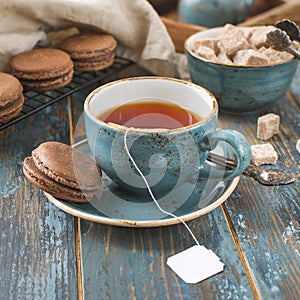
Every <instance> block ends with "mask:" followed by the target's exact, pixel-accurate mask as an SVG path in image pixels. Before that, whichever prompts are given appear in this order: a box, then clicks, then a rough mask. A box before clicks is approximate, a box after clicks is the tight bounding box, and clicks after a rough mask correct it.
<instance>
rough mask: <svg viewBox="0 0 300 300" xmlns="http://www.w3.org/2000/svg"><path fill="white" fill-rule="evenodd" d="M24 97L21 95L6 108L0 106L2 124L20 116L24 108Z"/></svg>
mask: <svg viewBox="0 0 300 300" xmlns="http://www.w3.org/2000/svg"><path fill="white" fill-rule="evenodd" d="M23 103H24V96H23V94H21V95H20V96H19V97H18V98H17V99H16V100H13V101H11V102H10V103H8V104H7V105H5V106H0V122H8V121H9V120H11V119H13V118H15V117H16V116H18V115H19V114H20V112H21V110H22V108H23Z"/></svg>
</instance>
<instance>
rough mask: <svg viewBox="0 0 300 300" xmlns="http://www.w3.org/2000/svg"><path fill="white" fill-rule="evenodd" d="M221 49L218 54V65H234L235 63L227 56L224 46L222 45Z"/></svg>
mask: <svg viewBox="0 0 300 300" xmlns="http://www.w3.org/2000/svg"><path fill="white" fill-rule="evenodd" d="M219 49H220V51H219V54H218V63H220V64H225V65H232V64H233V62H232V60H231V59H230V58H229V57H228V55H227V54H226V51H225V48H224V47H223V46H222V45H220V48H219Z"/></svg>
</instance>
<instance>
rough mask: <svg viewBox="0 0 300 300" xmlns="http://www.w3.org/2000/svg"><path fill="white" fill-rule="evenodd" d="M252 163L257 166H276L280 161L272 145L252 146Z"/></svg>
mask: <svg viewBox="0 0 300 300" xmlns="http://www.w3.org/2000/svg"><path fill="white" fill-rule="evenodd" d="M251 154H252V162H253V163H254V164H255V165H256V166H260V165H266V164H275V163H276V162H277V159H278V155H277V152H276V151H275V149H274V148H273V146H272V145H271V144H268V143H266V144H258V145H251Z"/></svg>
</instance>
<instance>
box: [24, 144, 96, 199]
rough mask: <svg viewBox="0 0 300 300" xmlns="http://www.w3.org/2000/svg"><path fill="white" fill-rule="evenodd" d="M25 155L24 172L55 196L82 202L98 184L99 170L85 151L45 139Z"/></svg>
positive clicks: (94, 190) (91, 194)
mask: <svg viewBox="0 0 300 300" xmlns="http://www.w3.org/2000/svg"><path fill="white" fill-rule="evenodd" d="M31 154H32V155H31V156H29V157H27V158H25V160H24V164H23V173H24V175H25V177H26V178H27V179H28V180H29V181H30V182H31V183H33V184H34V185H36V186H37V187H39V188H41V189H42V190H44V191H45V192H47V193H49V194H51V195H53V196H54V197H56V198H59V199H62V200H66V201H70V202H76V203H85V202H87V201H89V200H91V199H92V197H93V196H94V195H95V193H96V192H97V191H98V189H99V187H100V185H101V170H100V169H99V168H98V166H97V165H96V163H95V162H94V161H93V160H92V159H91V158H90V157H89V156H87V155H86V154H84V153H82V152H81V151H79V150H78V149H76V148H73V147H71V146H70V145H67V144H64V143H60V142H44V143H42V144H40V145H39V146H38V147H37V148H35V149H34V150H33V151H32V153H31Z"/></svg>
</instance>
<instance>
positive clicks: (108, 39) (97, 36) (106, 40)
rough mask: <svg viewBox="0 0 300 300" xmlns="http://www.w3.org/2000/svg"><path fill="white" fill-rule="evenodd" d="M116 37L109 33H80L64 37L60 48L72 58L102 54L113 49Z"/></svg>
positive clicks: (115, 44)
mask: <svg viewBox="0 0 300 300" xmlns="http://www.w3.org/2000/svg"><path fill="white" fill-rule="evenodd" d="M116 47H117V41H116V39H115V38H114V37H113V36H112V35H110V34H101V33H80V34H77V35H73V36H70V37H68V38H67V39H65V40H64V41H63V42H62V43H61V44H60V46H59V48H60V49H62V50H64V51H66V52H67V53H69V54H70V56H71V58H72V59H78V58H89V57H95V56H99V55H104V54H107V53H110V52H112V51H114V50H115V48H116Z"/></svg>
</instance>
